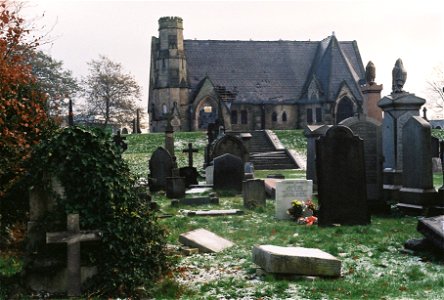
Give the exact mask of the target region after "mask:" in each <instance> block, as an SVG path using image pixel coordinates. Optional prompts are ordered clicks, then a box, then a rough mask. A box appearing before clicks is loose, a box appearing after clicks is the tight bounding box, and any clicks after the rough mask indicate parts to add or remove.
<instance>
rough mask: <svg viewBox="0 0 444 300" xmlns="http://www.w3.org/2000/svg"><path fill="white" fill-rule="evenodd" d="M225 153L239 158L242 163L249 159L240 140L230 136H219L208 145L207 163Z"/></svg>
mask: <svg viewBox="0 0 444 300" xmlns="http://www.w3.org/2000/svg"><path fill="white" fill-rule="evenodd" d="M226 153H230V154H232V155H235V156H237V157H239V158H240V159H241V160H242V162H243V163H245V162H247V161H248V159H249V154H248V151H247V148H246V147H245V145H244V144H243V143H242V140H241V139H239V138H237V137H235V136H232V135H223V136H220V137H218V138H217V139H216V140H215V141H214V142H213V143H212V144H211V145H210V148H209V157H208V158H209V161H211V160H213V159H215V158H216V157H218V156H221V155H223V154H226Z"/></svg>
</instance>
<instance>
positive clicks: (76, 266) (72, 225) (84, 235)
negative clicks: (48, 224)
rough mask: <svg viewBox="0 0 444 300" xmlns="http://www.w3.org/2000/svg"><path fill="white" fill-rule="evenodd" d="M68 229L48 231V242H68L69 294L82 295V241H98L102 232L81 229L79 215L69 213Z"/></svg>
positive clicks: (70, 295) (67, 280)
mask: <svg viewBox="0 0 444 300" xmlns="http://www.w3.org/2000/svg"><path fill="white" fill-rule="evenodd" d="M66 223H67V226H66V227H67V231H63V232H47V233H46V243H47V244H52V243H66V244H67V248H68V259H67V270H68V276H67V278H66V283H67V292H68V296H69V297H72V296H80V295H81V277H80V242H85V241H98V240H100V238H101V236H102V233H101V232H100V231H98V230H89V231H86V230H80V226H79V215H78V214H69V215H68V216H67V217H66Z"/></svg>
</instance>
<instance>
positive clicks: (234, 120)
mask: <svg viewBox="0 0 444 300" xmlns="http://www.w3.org/2000/svg"><path fill="white" fill-rule="evenodd" d="M231 124H237V110H232V111H231Z"/></svg>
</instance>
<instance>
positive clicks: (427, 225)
mask: <svg viewBox="0 0 444 300" xmlns="http://www.w3.org/2000/svg"><path fill="white" fill-rule="evenodd" d="M417 229H418V231H419V232H421V233H422V234H423V235H424V236H425V237H426V238H427V239H428V240H429V241H431V242H432V243H433V244H434V245H435V246H436V247H438V248H439V249H441V250H442V251H444V215H442V216H437V217H432V218H423V219H419V220H418V227H417Z"/></svg>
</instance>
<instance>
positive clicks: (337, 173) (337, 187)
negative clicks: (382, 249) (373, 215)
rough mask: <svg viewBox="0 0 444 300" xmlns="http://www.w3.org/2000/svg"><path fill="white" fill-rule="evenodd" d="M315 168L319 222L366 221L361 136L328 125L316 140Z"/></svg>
mask: <svg viewBox="0 0 444 300" xmlns="http://www.w3.org/2000/svg"><path fill="white" fill-rule="evenodd" d="M316 172H317V175H318V200H319V220H318V224H319V225H321V226H328V225H332V224H347V225H364V224H369V223H370V214H369V212H368V208H367V189H366V178H365V159H364V143H363V140H362V139H361V138H359V137H358V136H356V135H354V134H353V132H352V131H351V130H350V128H348V127H345V126H342V125H336V126H333V127H331V128H330V129H329V130H328V131H327V133H326V135H325V136H321V137H320V138H319V139H318V140H317V141H316Z"/></svg>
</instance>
